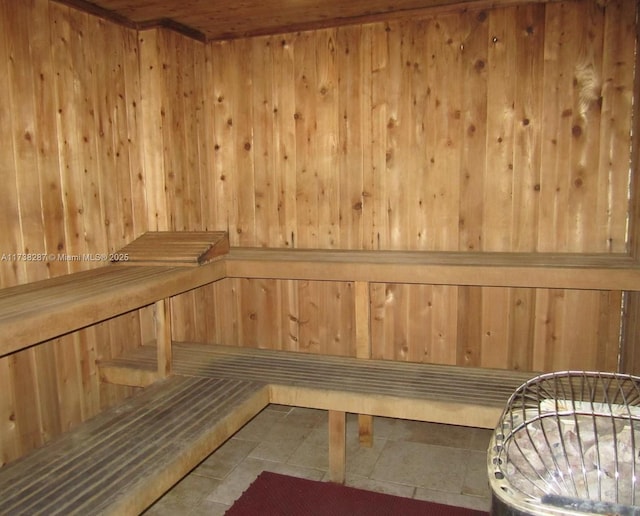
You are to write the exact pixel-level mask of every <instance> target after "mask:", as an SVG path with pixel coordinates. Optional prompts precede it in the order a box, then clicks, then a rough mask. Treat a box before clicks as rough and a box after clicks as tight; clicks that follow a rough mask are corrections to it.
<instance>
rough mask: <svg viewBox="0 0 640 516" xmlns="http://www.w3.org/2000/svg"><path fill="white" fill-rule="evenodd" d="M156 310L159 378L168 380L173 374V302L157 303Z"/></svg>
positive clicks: (160, 301) (161, 301)
mask: <svg viewBox="0 0 640 516" xmlns="http://www.w3.org/2000/svg"><path fill="white" fill-rule="evenodd" d="M155 310H156V346H157V361H158V376H159V377H160V378H166V377H167V376H169V375H170V374H171V363H172V353H171V339H172V332H171V300H170V299H161V300H159V301H156V303H155Z"/></svg>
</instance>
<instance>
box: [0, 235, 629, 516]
mask: <svg viewBox="0 0 640 516" xmlns="http://www.w3.org/2000/svg"><path fill="white" fill-rule="evenodd" d="M203 246H204V252H203ZM129 253H130V254H129ZM119 254H121V255H123V256H128V257H130V258H131V259H130V260H127V261H126V262H122V263H114V264H110V265H107V266H105V267H101V268H98V269H94V270H91V271H85V272H79V273H75V274H70V275H68V276H64V277H61V278H55V279H52V280H46V281H44V282H37V283H33V284H29V285H21V286H18V287H12V288H8V289H3V290H0V356H2V355H6V354H9V353H13V352H15V351H18V350H20V349H24V348H25V347H28V346H30V345H33V344H36V343H38V342H42V341H45V340H47V339H50V338H54V337H57V336H59V335H62V334H64V333H67V332H71V331H74V330H77V329H79V328H82V327H84V326H87V325H91V324H95V323H97V322H100V321H102V320H104V319H107V318H109V317H113V316H115V315H119V314H122V313H125V312H127V311H130V310H133V309H136V308H140V307H142V306H147V305H149V304H154V303H155V304H156V319H157V321H156V338H157V342H156V346H143V347H141V348H139V349H137V350H135V351H133V352H131V353H128V354H127V355H126V356H123V357H117V358H115V359H113V360H109V361H106V362H104V363H102V364H100V374H101V378H103V379H104V380H106V381H112V382H115V383H123V384H127V385H136V386H148V387H146V388H145V389H144V390H143V392H142V393H141V394H140V395H137V396H135V397H133V398H131V399H129V400H125V401H124V402H122V403H121V404H120V405H118V406H116V407H114V408H113V409H111V410H109V411H106V412H104V413H103V414H100V415H98V416H97V417H96V418H94V419H91V420H89V421H87V422H85V423H83V424H82V425H80V426H79V427H78V428H77V429H75V430H73V431H71V432H69V433H67V434H65V435H63V436H61V437H60V438H59V439H57V440H54V441H53V442H52V443H50V444H48V445H46V446H44V447H42V448H41V449H38V450H35V451H34V452H33V453H32V454H29V455H28V456H26V457H23V458H22V459H19V460H17V461H15V462H14V463H12V464H9V465H7V466H4V467H2V468H0V492H2V495H3V496H2V499H0V513H3V514H4V513H5V512H7V513H9V514H22V513H28V514H37V513H42V514H52V513H55V511H56V510H58V509H60V510H59V512H60V513H64V514H71V513H78V514H86V513H87V512H91V513H105V514H136V513H139V512H140V511H141V510H143V509H144V508H145V507H147V506H148V505H150V504H151V503H152V502H153V501H154V500H155V499H157V498H158V497H159V496H161V495H162V494H163V492H164V491H166V490H167V489H169V488H170V487H171V486H172V485H173V484H174V483H175V482H177V481H178V480H180V479H181V478H182V477H183V476H184V475H185V474H186V473H187V472H188V471H189V470H190V469H191V468H193V467H195V466H196V465H197V464H198V462H199V461H201V460H202V459H204V458H205V457H206V456H207V455H208V454H209V453H211V452H212V451H213V450H214V449H215V448H216V447H217V446H218V445H220V444H221V443H222V442H224V440H226V439H227V438H229V437H230V436H232V435H233V434H234V433H235V432H236V431H237V430H238V429H239V428H240V427H241V426H242V425H243V424H244V423H245V422H246V421H248V420H249V419H250V418H251V417H253V416H254V415H255V414H257V413H258V412H259V411H260V410H262V408H264V407H265V406H266V405H267V404H268V403H270V402H273V403H281V404H286V405H293V406H302V407H311V408H320V409H326V410H328V411H329V429H330V431H329V438H330V452H329V453H330V475H331V478H332V479H333V480H335V481H338V482H340V481H342V480H343V479H344V466H345V464H344V461H345V456H344V451H345V438H344V432H345V413H346V412H354V413H357V414H360V415H361V421H360V432H361V440H363V441H366V439H367V437H368V438H370V437H371V433H370V432H371V427H370V425H371V418H372V416H374V415H379V416H389V417H398V418H407V419H416V420H422V421H432V422H441V423H450V424H464V425H469V426H479V427H485V428H492V427H493V425H494V424H495V422H496V421H497V420H498V418H499V415H500V413H501V412H502V409H503V407H504V405H505V403H506V401H507V399H508V397H509V396H510V394H511V393H512V392H513V391H514V390H515V389H516V388H517V387H518V386H519V385H520V384H522V383H523V382H524V381H525V380H527V379H528V378H529V377H530V376H531V373H522V372H514V371H504V370H486V369H470V368H466V367H458V366H437V365H428V364H411V363H400V362H392V361H379V360H372V359H371V358H370V357H371V334H370V317H371V314H370V298H369V286H370V284H371V283H373V282H380V281H383V282H400V283H430V284H451V285H478V286H522V287H532V288H533V287H546V288H576V289H596V290H598V289H599V290H625V291H640V266H639V265H638V263H637V262H636V261H635V260H634V259H633V258H631V257H629V256H626V255H563V254H532V253H429V252H419V251H415V252H402V251H375V252H374V251H336V250H277V249H265V248H261V249H247V248H234V249H229V246H228V240H227V239H226V235H225V234H223V233H207V232H202V233H197V232H194V233H184V234H182V233H175V232H165V233H151V234H145V235H143V237H141V238H140V239H139V240H137V241H134V242H133V243H132V244H130V246H127V247H125V248H124V249H123V250H122V251H121V252H120V253H119ZM226 277H243V278H273V279H303V280H304V279H307V280H334V281H353V282H354V285H355V292H356V298H355V303H356V306H355V330H356V331H355V334H356V335H355V337H356V350H357V358H344V357H328V356H319V355H308V354H301V353H291V352H282V351H275V350H257V349H244V348H225V347H221V346H212V345H203V344H189V343H173V342H172V339H171V333H172V332H171V324H170V323H171V313H170V302H169V300H170V298H171V297H172V296H174V295H177V294H180V293H183V292H186V291H188V290H191V289H194V288H197V287H200V286H203V285H206V284H208V283H212V282H214V281H218V280H220V279H223V278H226ZM166 377H169V378H166ZM163 378H165V379H163ZM178 392H179V394H177V393H178ZM178 400H179V401H178ZM367 433H369V434H368V435H367ZM114 443H117V445H116V446H114ZM49 500H51V502H50V503H49ZM56 500H58V501H57V502H56Z"/></svg>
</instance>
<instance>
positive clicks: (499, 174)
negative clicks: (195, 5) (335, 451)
mask: <svg viewBox="0 0 640 516" xmlns="http://www.w3.org/2000/svg"><path fill="white" fill-rule="evenodd" d="M602 5H605V3H603V2H597V3H596V2H595V1H593V2H592V1H590V0H589V1H586V2H570V1H569V2H553V3H549V4H532V5H523V6H520V7H508V8H498V9H492V10H486V11H482V10H468V11H465V12H464V13H455V14H438V15H431V14H428V13H427V14H425V16H424V18H422V19H414V20H398V21H392V22H388V23H376V24H369V25H360V26H351V27H341V28H337V29H324V30H318V31H309V32H301V33H291V34H284V35H278V36H270V37H258V38H250V39H241V40H233V41H224V42H216V43H209V44H203V43H200V42H197V41H194V40H190V39H188V38H185V37H183V36H180V35H177V34H174V33H172V32H170V31H166V30H163V29H162V30H157V29H153V30H147V31H141V32H140V33H138V34H136V33H135V32H134V31H131V30H130V29H126V28H122V27H119V26H117V25H115V24H113V23H111V22H107V21H104V20H100V19H98V18H95V17H92V16H89V15H86V14H82V13H80V12H78V11H75V10H72V9H70V8H68V7H64V6H62V5H60V4H57V3H55V2H48V1H46V0H27V1H25V2H13V1H11V0H0V7H1V10H0V66H2V67H3V68H2V69H1V70H0V91H3V92H7V93H6V95H5V99H6V100H5V102H4V103H0V138H2V141H3V142H8V144H4V145H3V146H2V147H0V177H2V178H3V183H4V188H3V190H2V193H0V221H1V223H2V225H3V227H4V228H5V231H3V232H1V233H0V244H1V245H0V254H2V253H4V254H10V253H18V252H23V253H44V254H46V255H48V254H51V253H53V254H55V255H56V257H57V255H58V254H61V255H62V254H66V255H70V256H71V255H78V254H82V253H90V252H104V251H105V250H115V249H117V248H119V247H121V246H122V245H123V244H124V243H126V242H129V241H130V240H132V239H133V238H134V237H135V236H137V235H139V234H141V233H142V232H143V231H145V230H147V229H151V230H153V229H185V230H203V229H211V230H220V229H222V230H228V231H229V233H230V238H231V242H232V244H233V245H247V246H265V245H268V246H276V247H324V248H345V249H424V250H461V251H464V250H481V251H560V252H603V253H609V252H626V251H628V250H629V237H628V235H627V232H628V227H627V225H628V219H629V217H628V215H629V202H628V194H629V182H630V173H629V157H630V144H629V143H630V138H629V133H630V127H631V104H632V92H633V72H634V42H635V30H636V28H635V26H634V20H635V8H636V6H635V2H634V1H632V0H611V1H609V2H606V7H605V8H603V7H600V6H602ZM97 265H100V264H96V263H90V262H87V261H77V262H65V261H63V260H59V259H44V260H36V261H31V262H27V261H25V260H18V261H6V260H5V261H0V285H1V286H3V287H4V286H9V285H14V284H18V283H23V282H27V281H34V280H37V279H41V278H46V277H49V276H53V275H58V274H63V273H66V272H69V271H74V270H77V269H79V268H84V267H92V266H97ZM354 296H355V293H354V285H352V284H349V283H335V282H294V281H267V280H255V281H249V280H240V279H229V280H225V281H223V282H221V283H219V284H216V285H214V286H211V287H207V288H203V289H199V290H197V291H195V292H192V293H189V294H186V295H183V296H181V297H180V299H178V300H176V301H175V302H174V303H173V307H174V321H173V322H174V337H175V338H176V339H179V340H198V341H207V342H221V343H227V344H237V345H248V346H262V347H274V348H283V349H293V350H300V351H317V352H323V353H333V354H346V355H353V354H355V337H354V333H355V330H354V327H353V309H354V307H353V305H354ZM621 297H622V296H621V293H620V292H590V291H563V290H546V289H501V288H476V287H473V288H472V287H458V286H410V285H393V284H375V285H372V286H371V298H372V306H371V312H372V335H373V340H374V342H373V344H374V350H373V352H374V355H375V356H376V357H380V358H391V359H400V360H415V361H429V362H443V363H459V364H468V365H485V366H495V367H509V368H520V369H536V370H548V369H561V368H566V367H572V368H599V369H611V370H613V369H616V367H617V360H618V352H619V334H620V321H621ZM152 315H153V314H152V313H151V311H150V310H148V309H147V310H142V311H141V312H139V313H138V312H135V313H132V314H128V315H126V316H123V317H120V318H117V319H115V320H112V321H109V322H106V323H104V324H101V325H99V326H97V327H95V328H91V329H88V330H84V331H81V332H77V333H74V334H72V335H69V336H65V337H63V338H60V339H56V340H55V341H52V342H50V343H45V344H41V345H38V346H34V347H32V348H30V349H28V350H25V351H22V352H19V353H15V354H13V355H10V356H7V357H2V358H0V392H2V393H6V394H3V395H2V396H0V464H2V463H4V462H7V461H8V460H12V459H14V458H16V457H18V456H20V455H21V454H22V453H24V452H26V451H28V450H29V449H31V448H33V447H35V446H37V445H39V444H40V443H42V442H44V441H46V440H48V439H49V438H50V437H52V436H54V435H57V434H58V433H60V432H61V431H64V430H65V429H66V428H69V427H71V426H73V425H74V424H76V423H77V422H78V421H81V420H83V419H85V418H86V417H89V416H90V415H92V414H94V413H96V412H97V411H99V410H100V409H101V408H103V407H105V406H108V405H109V404H110V403H112V402H113V401H114V400H117V399H119V398H121V397H122V396H125V395H127V394H129V391H128V390H126V389H118V388H114V387H112V386H106V385H101V384H100V382H99V378H97V370H96V366H95V361H96V359H99V358H102V357H105V358H106V357H109V356H111V355H112V354H117V353H120V352H121V351H122V350H123V349H126V348H128V347H132V346H137V345H139V344H140V343H141V342H144V341H146V340H149V339H151V338H153V331H152V325H151V320H152Z"/></svg>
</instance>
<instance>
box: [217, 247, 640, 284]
mask: <svg viewBox="0 0 640 516" xmlns="http://www.w3.org/2000/svg"><path fill="white" fill-rule="evenodd" d="M226 262H227V275H228V276H229V277H243V278H273V279H307V280H329V281H368V282H374V283H375V282H380V283H423V284H432V285H475V286H502V287H530V288H569V289H587V290H631V291H637V290H640V265H639V264H638V263H637V261H635V260H634V259H633V258H631V257H629V256H628V255H626V254H574V253H511V252H509V253H497V252H495V253H494V252H481V253H478V252H423V251H360V250H357V251H346V250H317V249H269V248H246V247H237V248H235V247H234V248H232V249H231V251H230V253H229V254H228V255H227V257H226Z"/></svg>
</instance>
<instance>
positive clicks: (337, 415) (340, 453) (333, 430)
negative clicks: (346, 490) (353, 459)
mask: <svg viewBox="0 0 640 516" xmlns="http://www.w3.org/2000/svg"><path fill="white" fill-rule="evenodd" d="M345 432H346V414H345V413H344V412H339V411H337V410H330V411H329V480H331V482H336V483H338V484H344V480H345V459H346V433H345Z"/></svg>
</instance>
